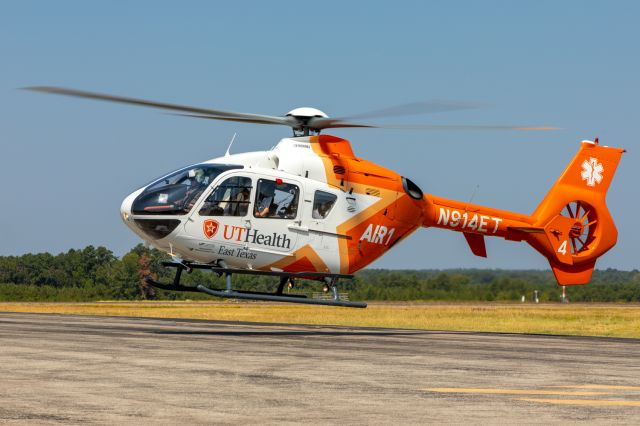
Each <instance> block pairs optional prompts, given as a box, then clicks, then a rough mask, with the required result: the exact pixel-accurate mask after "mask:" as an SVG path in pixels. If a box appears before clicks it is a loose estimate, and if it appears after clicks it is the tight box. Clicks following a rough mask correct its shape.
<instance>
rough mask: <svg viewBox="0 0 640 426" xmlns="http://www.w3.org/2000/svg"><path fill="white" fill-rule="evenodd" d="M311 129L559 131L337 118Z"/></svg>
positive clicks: (316, 123) (323, 120)
mask: <svg viewBox="0 0 640 426" xmlns="http://www.w3.org/2000/svg"><path fill="white" fill-rule="evenodd" d="M309 127H311V128H314V129H319V130H321V129H334V128H362V127H365V128H377V129H396V130H467V131H473V130H516V131H549V130H559V129H558V128H557V127H546V126H545V127H538V126H491V125H489V126H485V125H455V124H451V125H447V124H445V125H438V124H365V123H357V122H351V121H343V120H341V119H335V118H312V119H311V120H309Z"/></svg>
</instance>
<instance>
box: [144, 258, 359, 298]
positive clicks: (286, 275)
mask: <svg viewBox="0 0 640 426" xmlns="http://www.w3.org/2000/svg"><path fill="white" fill-rule="evenodd" d="M162 265H163V266H166V267H169V268H176V275H175V277H174V279H173V283H172V284H165V283H160V282H157V281H154V280H153V279H151V278H150V277H147V278H145V281H146V282H147V284H149V285H151V286H153V287H156V288H159V289H162V290H169V291H190V292H199V293H205V294H208V295H210V296H214V297H221V298H225V299H244V300H262V301H269V302H285V303H302V304H307V305H324V306H342V307H347V308H366V307H367V304H366V303H364V302H351V301H347V300H341V299H340V294H339V292H338V289H337V284H336V283H337V281H338V279H339V278H353V275H343V274H330V273H323V272H277V271H256V270H248V269H237V268H225V267H219V266H216V265H207V264H201V263H179V262H162ZM193 269H207V270H210V271H212V272H214V273H216V274H218V275H219V276H221V275H222V274H224V275H225V277H226V281H227V288H226V289H213V288H209V287H205V286H203V285H201V284H199V285H197V286H195V287H191V286H184V285H182V284H180V278H181V276H182V272H183V271H187V272H191V271H192V270H193ZM232 274H244V275H266V276H277V277H280V284H279V285H278V289H277V290H276V292H275V293H265V292H258V291H244V290H233V288H232V285H231V275H232ZM294 278H298V279H321V280H326V281H328V282H329V283H330V284H329V286H330V288H331V291H332V294H333V298H332V299H329V300H322V299H311V298H308V297H307V296H306V295H304V294H287V295H284V294H283V293H282V292H283V290H284V286H285V284H287V283H288V282H290V281H292V280H293V279H294Z"/></svg>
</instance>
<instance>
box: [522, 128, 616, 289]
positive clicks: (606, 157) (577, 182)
mask: <svg viewBox="0 0 640 426" xmlns="http://www.w3.org/2000/svg"><path fill="white" fill-rule="evenodd" d="M624 152H625V151H624V150H623V149H620V148H610V147H607V146H600V145H598V139H596V140H595V142H591V141H583V142H582V146H581V147H580V150H579V151H578V153H577V154H576V156H575V157H574V158H573V160H572V161H571V163H570V164H569V166H568V167H567V168H566V170H565V171H564V172H563V173H562V175H561V176H560V178H559V179H558V180H557V182H556V183H555V184H554V185H553V187H552V188H551V190H550V191H549V193H548V194H547V195H546V196H545V198H544V199H543V200H542V202H541V203H540V205H539V206H538V207H537V208H536V210H535V212H534V213H533V215H532V216H533V218H534V220H535V223H534V226H535V227H538V229H540V231H541V232H537V233H531V234H528V236H527V238H526V239H527V241H528V242H529V243H530V244H531V245H532V246H533V247H534V248H535V249H536V250H538V251H539V252H540V253H542V255H544V256H545V257H546V258H547V259H548V260H549V263H550V264H551V268H552V269H553V273H554V274H555V276H556V279H557V280H558V284H560V285H575V284H586V283H587V282H589V279H590V278H591V273H592V272H593V268H594V266H595V263H596V259H597V258H598V257H600V256H602V255H603V254H604V253H605V252H606V251H608V250H609V249H610V248H611V247H613V246H614V245H615V244H616V241H617V238H618V231H617V230H616V226H615V224H614V222H613V219H612V218H611V215H610V214H609V210H608V209H607V205H606V203H605V196H606V194H607V190H608V189H609V185H610V184H611V181H612V179H613V175H614V173H615V171H616V168H617V166H618V162H619V161H620V157H621V156H622V153H624ZM542 230H544V232H542Z"/></svg>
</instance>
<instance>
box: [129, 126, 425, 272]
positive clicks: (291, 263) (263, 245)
mask: <svg viewBox="0 0 640 426" xmlns="http://www.w3.org/2000/svg"><path fill="white" fill-rule="evenodd" d="M422 203H423V194H422V191H420V189H419V188H418V187H417V186H416V185H415V184H413V183H412V182H411V181H409V180H407V179H406V178H403V177H402V176H400V175H399V174H397V173H395V172H393V171H391V170H388V169H386V168H383V167H381V166H378V165H376V164H373V163H371V162H369V161H367V160H363V159H361V158H357V157H356V156H355V155H354V154H353V151H352V149H351V146H350V144H349V142H348V141H347V140H344V139H340V138H337V137H333V136H329V135H319V136H306V137H295V138H285V139H282V140H281V141H280V142H279V143H278V145H277V146H276V147H274V148H273V149H272V150H270V151H259V152H250V153H243V154H234V155H226V156H224V157H220V158H215V159H212V160H209V161H207V162H204V163H200V164H196V165H193V166H190V167H187V168H184V169H181V170H178V171H176V172H174V173H171V174H169V175H167V176H165V177H163V178H161V179H158V180H157V181H155V182H152V183H151V184H150V185H147V186H146V187H144V188H141V189H139V190H137V191H135V192H134V193H132V194H131V195H129V196H128V197H127V198H126V199H125V200H124V201H123V203H122V206H121V214H122V218H123V220H124V221H125V223H126V224H127V226H128V227H129V228H130V229H131V230H132V231H133V232H135V233H136V234H137V235H138V236H140V237H141V238H142V239H144V240H145V241H147V242H149V243H150V244H151V245H153V246H155V247H157V248H158V249H160V250H163V251H165V252H167V253H169V254H171V255H172V256H175V257H179V258H181V259H184V260H186V261H193V262H200V263H212V264H213V263H216V264H220V263H221V261H222V264H225V265H228V266H229V267H233V268H243V269H254V270H265V271H285V272H311V271H313V272H323V273H343V274H351V273H354V272H356V271H357V270H359V269H361V268H363V267H365V266H367V265H368V264H370V263H371V262H373V261H374V260H376V259H377V258H378V257H380V256H381V255H382V254H384V253H385V252H386V251H387V250H389V249H390V248H391V247H393V246H394V245H395V244H396V243H398V242H399V241H400V240H401V239H403V238H404V237H406V236H407V235H409V234H410V233H412V232H413V231H414V230H416V229H417V228H418V227H420V226H421V225H422V222H423V219H422V216H423V214H424V213H423V211H424V210H423V206H422Z"/></svg>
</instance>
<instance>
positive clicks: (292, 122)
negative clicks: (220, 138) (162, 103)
mask: <svg viewBox="0 0 640 426" xmlns="http://www.w3.org/2000/svg"><path fill="white" fill-rule="evenodd" d="M168 114H171V115H178V116H180V117H192V118H205V119H207V120H221V121H235V122H239V123H253V124H274V125H277V124H284V125H287V126H295V125H296V120H295V119H293V118H292V117H283V119H284V122H280V123H274V122H273V121H266V120H262V119H257V118H253V119H249V118H241V117H218V116H215V115H199V114H182V113H179V112H170V113H168Z"/></svg>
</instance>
